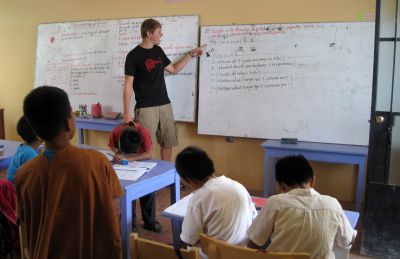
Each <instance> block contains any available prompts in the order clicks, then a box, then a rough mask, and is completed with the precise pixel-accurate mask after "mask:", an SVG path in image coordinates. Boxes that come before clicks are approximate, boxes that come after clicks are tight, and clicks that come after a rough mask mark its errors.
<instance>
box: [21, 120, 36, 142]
mask: <svg viewBox="0 0 400 259" xmlns="http://www.w3.org/2000/svg"><path fill="white" fill-rule="evenodd" d="M17 133H18V135H20V136H21V138H22V139H23V140H24V141H25V142H26V143H28V144H31V143H32V142H34V141H36V140H39V138H38V137H37V135H36V133H35V132H34V131H33V129H32V127H31V125H29V123H28V121H27V120H26V119H25V117H24V116H22V117H21V118H19V120H18V123H17Z"/></svg>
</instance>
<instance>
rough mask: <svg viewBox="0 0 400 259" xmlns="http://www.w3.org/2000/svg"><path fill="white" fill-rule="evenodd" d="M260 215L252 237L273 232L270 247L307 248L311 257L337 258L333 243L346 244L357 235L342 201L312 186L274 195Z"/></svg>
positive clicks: (303, 250)
mask: <svg viewBox="0 0 400 259" xmlns="http://www.w3.org/2000/svg"><path fill="white" fill-rule="evenodd" d="M259 217H260V219H262V221H255V222H254V225H252V226H251V228H250V229H249V232H250V238H251V239H252V240H253V241H255V242H257V241H258V240H257V236H264V237H267V236H269V235H270V240H271V244H270V245H269V246H268V249H267V250H268V251H285V252H307V253H310V255H311V258H321V259H322V258H334V256H333V252H332V245H333V243H334V242H337V243H338V245H339V246H341V247H345V246H348V245H349V244H350V243H351V241H352V237H353V229H352V227H351V226H350V224H349V222H348V220H347V219H346V215H345V214H344V213H343V210H342V207H341V206H340V204H339V202H338V201H337V200H336V199H335V198H332V197H330V196H326V195H321V194H319V193H318V192H316V191H315V190H314V189H312V188H309V189H300V188H299V189H293V190H291V191H289V192H287V193H282V194H278V195H274V196H271V197H270V198H269V199H268V202H267V205H266V206H265V207H264V208H263V209H262V210H261V211H260V214H259ZM263 232H264V233H263ZM271 232H272V233H271ZM337 233H340V234H338V235H337ZM335 238H336V240H335ZM262 241H264V240H262ZM262 241H261V242H262Z"/></svg>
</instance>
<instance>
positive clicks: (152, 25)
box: [140, 18, 162, 39]
mask: <svg viewBox="0 0 400 259" xmlns="http://www.w3.org/2000/svg"><path fill="white" fill-rule="evenodd" d="M161 27H162V26H161V23H160V22H159V21H157V20H155V19H151V18H150V19H146V20H144V21H143V23H142V26H141V27H140V33H141V34H142V38H143V39H144V38H146V37H147V32H151V33H154V31H155V30H157V29H158V28H161Z"/></svg>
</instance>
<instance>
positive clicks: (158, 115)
mask: <svg viewBox="0 0 400 259" xmlns="http://www.w3.org/2000/svg"><path fill="white" fill-rule="evenodd" d="M135 119H136V120H137V121H138V122H139V123H140V124H142V125H143V126H144V127H146V128H147V129H148V130H149V131H150V134H151V140H152V142H153V143H155V140H156V139H157V142H158V144H160V146H161V147H174V146H177V145H178V129H177V128H176V123H175V120H174V114H173V112H172V105H171V104H170V103H169V104H165V105H161V106H154V107H146V108H136V109H135Z"/></svg>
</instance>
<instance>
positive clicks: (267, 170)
mask: <svg viewBox="0 0 400 259" xmlns="http://www.w3.org/2000/svg"><path fill="white" fill-rule="evenodd" d="M269 160H270V155H269V152H268V150H266V151H265V161H264V163H265V165H264V166H265V174H264V192H263V196H264V197H268V196H269V192H268V188H269Z"/></svg>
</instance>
